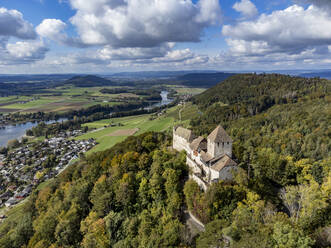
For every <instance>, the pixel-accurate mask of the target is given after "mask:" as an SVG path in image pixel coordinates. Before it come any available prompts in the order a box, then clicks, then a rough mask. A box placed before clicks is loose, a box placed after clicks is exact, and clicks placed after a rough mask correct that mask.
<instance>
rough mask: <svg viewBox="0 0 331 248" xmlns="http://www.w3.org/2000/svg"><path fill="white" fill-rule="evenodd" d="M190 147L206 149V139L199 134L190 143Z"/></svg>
mask: <svg viewBox="0 0 331 248" xmlns="http://www.w3.org/2000/svg"><path fill="white" fill-rule="evenodd" d="M190 148H191V149H192V150H193V151H198V150H199V149H201V150H206V149H207V143H206V139H205V138H204V137H202V136H199V137H198V138H196V139H195V140H193V141H192V143H191V144H190Z"/></svg>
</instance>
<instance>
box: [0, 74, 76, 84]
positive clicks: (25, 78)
mask: <svg viewBox="0 0 331 248" xmlns="http://www.w3.org/2000/svg"><path fill="white" fill-rule="evenodd" d="M73 76H74V74H40V75H38V74H36V75H23V74H22V75H6V74H1V75H0V83H6V82H7V83H9V82H35V81H48V82H49V81H64V80H67V79H69V78H71V77H73Z"/></svg>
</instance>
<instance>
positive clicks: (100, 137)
mask: <svg viewBox="0 0 331 248" xmlns="http://www.w3.org/2000/svg"><path fill="white" fill-rule="evenodd" d="M150 118H151V115H140V116H129V117H123V118H114V119H106V120H101V121H96V122H92V123H88V124H85V125H86V126H88V127H89V128H97V129H101V130H97V131H92V132H90V133H87V134H85V135H82V136H79V137H77V138H76V139H89V138H94V139H96V140H97V142H98V143H99V144H98V145H97V146H95V147H94V148H93V149H92V150H90V151H89V152H88V154H90V153H92V152H97V151H102V150H105V149H108V148H111V147H112V146H114V145H115V144H116V143H118V142H121V141H123V140H125V139H126V138H127V137H128V136H129V135H124V136H111V135H112V133H114V132H115V131H118V130H124V131H125V130H130V129H134V128H138V129H139V131H138V132H136V133H135V135H139V134H142V133H144V132H148V131H157V132H161V131H166V130H171V128H172V126H173V124H174V121H175V118H173V117H169V116H167V115H164V116H161V117H158V118H156V119H154V120H150ZM110 123H113V124H119V123H121V124H122V126H115V127H106V128H105V126H108V125H109V124H110Z"/></svg>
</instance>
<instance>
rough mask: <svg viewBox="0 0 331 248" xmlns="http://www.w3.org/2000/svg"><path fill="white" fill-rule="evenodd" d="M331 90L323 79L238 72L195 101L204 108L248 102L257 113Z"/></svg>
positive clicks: (252, 110)
mask: <svg viewBox="0 0 331 248" xmlns="http://www.w3.org/2000/svg"><path fill="white" fill-rule="evenodd" d="M328 91H330V83H328V81H327V80H323V79H319V78H302V77H291V76H286V75H281V74H260V75H257V74H237V75H234V76H232V77H230V78H228V79H226V80H225V81H223V82H222V83H219V84H217V85H216V86H214V87H212V88H210V89H208V90H207V91H205V92H204V93H202V94H200V95H198V96H196V97H195V98H194V100H195V102H196V103H197V104H198V105H199V107H201V108H203V109H206V108H207V107H209V106H211V105H212V104H213V103H217V102H222V103H224V104H231V105H232V104H237V103H240V104H242V105H247V111H249V112H254V111H261V109H262V110H263V109H266V108H268V107H269V106H272V105H273V104H278V103H287V102H293V101H296V100H297V99H299V98H300V97H304V96H308V95H311V94H312V95H313V97H319V96H321V97H322V96H324V95H325V94H326V93H327V92H328ZM317 94H319V95H317ZM250 109H251V110H250Z"/></svg>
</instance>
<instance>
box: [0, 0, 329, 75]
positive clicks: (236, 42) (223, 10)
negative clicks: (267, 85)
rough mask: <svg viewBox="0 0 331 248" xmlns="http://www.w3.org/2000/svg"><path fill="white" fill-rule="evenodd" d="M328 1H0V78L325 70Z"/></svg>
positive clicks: (326, 62)
mask: <svg viewBox="0 0 331 248" xmlns="http://www.w3.org/2000/svg"><path fill="white" fill-rule="evenodd" d="M330 55H331V0H269V1H265V0H238V1H231V0H0V73H1V74H35V73H40V74H50V73H113V72H120V71H157V70H218V71H247V70H248V71H261V70H265V71H268V70H291V69H293V70H294V69H330V68H331V56H330Z"/></svg>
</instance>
